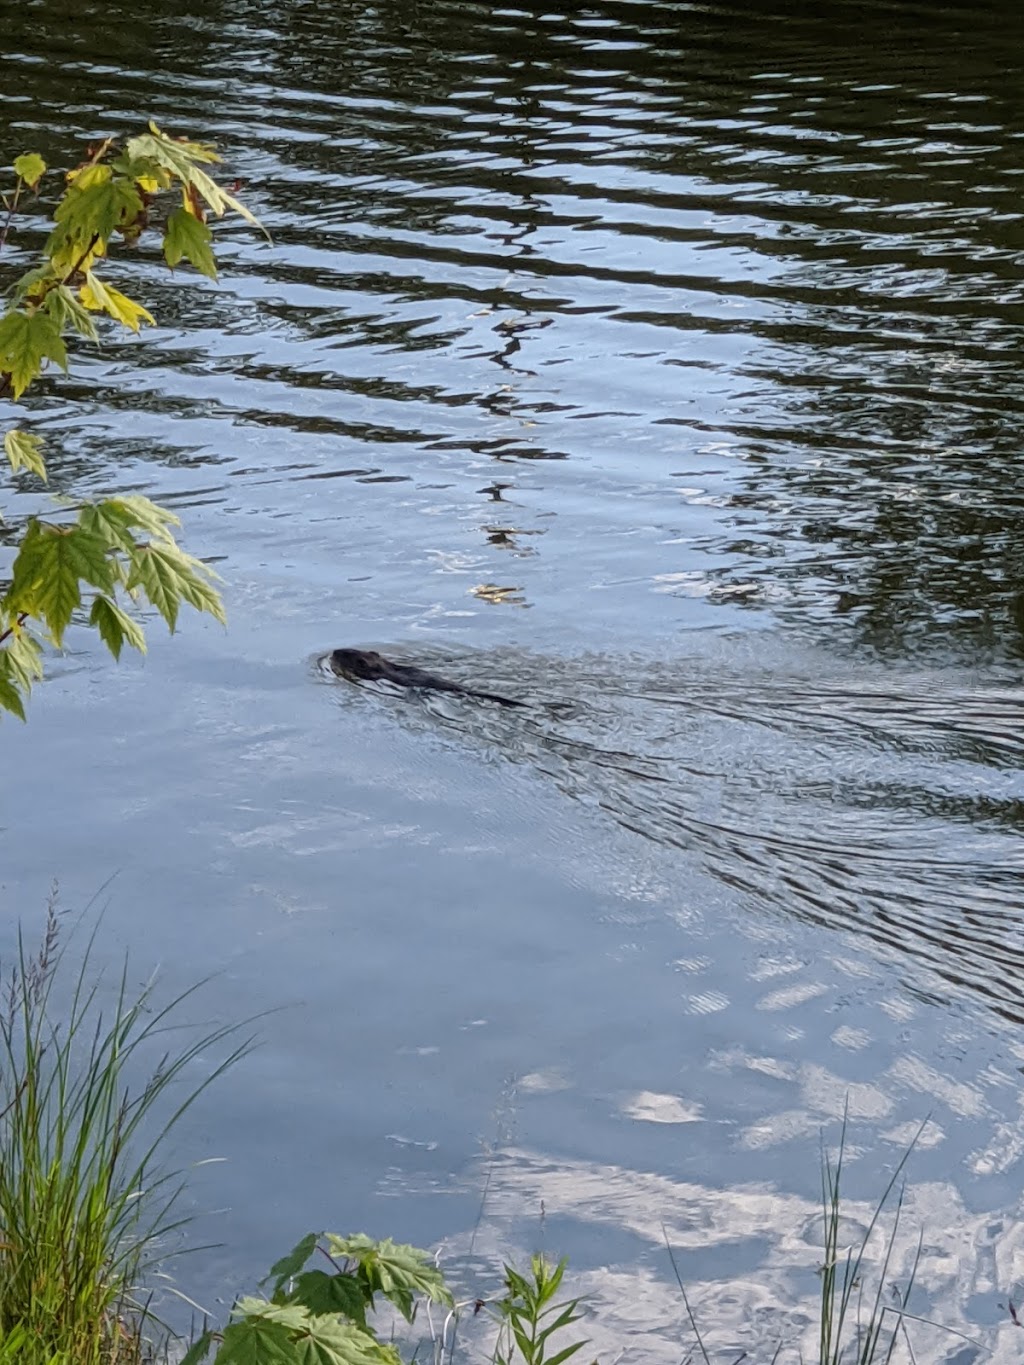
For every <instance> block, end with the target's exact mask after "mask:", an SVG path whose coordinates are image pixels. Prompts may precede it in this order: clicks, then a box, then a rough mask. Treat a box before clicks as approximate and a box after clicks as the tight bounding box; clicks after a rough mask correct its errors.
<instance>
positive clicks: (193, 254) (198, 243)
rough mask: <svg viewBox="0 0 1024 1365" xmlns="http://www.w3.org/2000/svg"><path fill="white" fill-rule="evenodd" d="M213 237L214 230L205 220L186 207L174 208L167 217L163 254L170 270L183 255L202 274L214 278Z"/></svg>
mask: <svg viewBox="0 0 1024 1365" xmlns="http://www.w3.org/2000/svg"><path fill="white" fill-rule="evenodd" d="M212 240H213V233H212V232H211V231H210V229H209V227H208V226H207V224H206V223H203V222H201V221H200V220H199V219H198V218H197V217H196V216H195V214H194V213H189V212H188V210H187V209H175V210H174V212H173V213H171V214H169V215H168V218H167V231H166V232H165V234H164V258H165V260H166V261H167V264H168V265H169V266H170V267H171V269H172V270H173V269H174V267H175V266H176V265H178V264H179V262H180V261H182V260H183V259H184V260H186V261H191V262H192V264H193V265H194V266H195V268H196V269H197V270H198V271H199V272H200V273H201V274H203V275H206V276H207V277H208V278H209V279H211V280H215V279H216V278H217V266H216V263H215V261H214V259H213V252H212V250H211V249H210V243H211V242H212Z"/></svg>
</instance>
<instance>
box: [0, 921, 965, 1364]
mask: <svg viewBox="0 0 1024 1365" xmlns="http://www.w3.org/2000/svg"><path fill="white" fill-rule="evenodd" d="M96 936H97V928H93V930H92V931H91V933H90V934H89V935H88V936H87V938H86V941H85V944H84V950H83V951H82V953H81V955H80V957H79V959H78V962H77V965H75V963H74V962H73V961H72V958H71V957H70V956H69V950H70V948H71V947H72V946H73V945H74V934H73V933H72V934H70V935H65V930H64V917H63V916H62V915H60V914H59V913H58V910H57V905H56V899H55V897H51V900H50V902H49V904H48V907H47V913H46V921H45V925H44V929H43V933H42V936H41V941H40V943H39V945H38V947H35V948H33V949H31V950H29V948H28V947H27V946H26V943H25V941H24V939H23V938H22V937H21V936H20V935H19V939H18V947H17V951H16V955H15V961H14V965H13V967H11V968H8V969H7V970H6V971H5V972H4V973H3V974H2V983H3V986H2V992H0V1365H143V1363H144V1362H159V1361H170V1360H177V1361H180V1362H181V1365H200V1362H203V1361H207V1362H212V1365H402V1362H403V1361H405V1360H409V1361H415V1360H426V1359H428V1358H430V1359H431V1360H432V1365H452V1362H454V1361H455V1360H456V1359H460V1358H461V1359H465V1358H467V1357H468V1356H470V1352H469V1348H468V1346H467V1344H466V1341H465V1334H463V1335H462V1336H460V1323H462V1322H464V1321H465V1320H466V1319H477V1318H478V1317H479V1316H480V1315H481V1314H485V1315H486V1317H487V1318H488V1319H489V1320H490V1322H491V1324H492V1345H491V1347H490V1350H489V1352H488V1357H487V1358H489V1359H490V1360H491V1361H493V1365H565V1363H566V1362H568V1361H569V1360H571V1359H574V1358H576V1357H579V1359H580V1360H582V1361H585V1362H587V1365H589V1363H590V1362H591V1361H592V1360H593V1359H594V1357H593V1354H592V1353H591V1352H589V1351H588V1349H587V1348H588V1345H589V1342H588V1341H587V1339H586V1337H585V1335H583V1334H581V1332H582V1329H581V1328H580V1327H579V1325H578V1324H580V1322H581V1320H582V1319H583V1317H584V1314H583V1312H582V1300H581V1299H580V1298H575V1297H571V1296H569V1297H567V1296H565V1294H564V1292H563V1280H564V1277H565V1274H566V1269H567V1265H566V1261H565V1260H561V1261H558V1262H557V1263H555V1262H553V1261H551V1260H549V1259H547V1258H546V1257H544V1256H540V1255H534V1256H533V1257H531V1258H530V1261H529V1264H528V1266H526V1267H525V1268H521V1269H517V1268H516V1267H514V1266H510V1265H505V1266H504V1269H503V1275H502V1281H501V1284H500V1287H499V1289H498V1290H497V1292H495V1293H493V1294H491V1295H489V1296H482V1297H476V1296H475V1295H474V1296H473V1297H469V1298H467V1299H465V1300H463V1301H457V1300H456V1298H455V1296H454V1294H453V1292H452V1289H451V1287H450V1285H449V1283H448V1281H447V1279H446V1277H445V1275H444V1273H443V1271H442V1270H441V1268H440V1267H439V1264H438V1261H437V1258H435V1257H434V1256H433V1255H431V1253H429V1252H427V1251H424V1250H420V1249H419V1248H416V1247H411V1246H405V1245H401V1244H398V1243H395V1242H393V1241H392V1240H390V1239H384V1240H380V1241H375V1240H373V1239H371V1238H369V1237H367V1236H364V1235H362V1234H358V1235H354V1236H352V1235H350V1236H339V1235H336V1234H333V1233H326V1232H316V1233H309V1234H308V1235H307V1236H306V1237H304V1238H303V1239H302V1240H301V1241H300V1242H299V1243H298V1244H297V1245H296V1246H295V1247H293V1248H292V1250H291V1251H290V1252H288V1254H287V1255H285V1256H283V1257H282V1258H281V1259H280V1260H279V1261H278V1262H277V1263H276V1264H275V1265H274V1266H272V1267H271V1269H270V1273H269V1275H268V1276H267V1278H266V1279H265V1280H264V1281H263V1282H262V1284H261V1285H260V1287H259V1288H260V1292H259V1293H257V1294H249V1295H242V1296H240V1297H238V1298H237V1299H236V1300H235V1302H234V1304H233V1306H232V1308H231V1310H230V1313H229V1314H228V1316H227V1319H226V1320H225V1321H224V1322H222V1323H205V1324H204V1325H203V1327H202V1330H201V1331H199V1332H198V1333H197V1334H195V1335H194V1337H193V1339H192V1340H191V1342H186V1343H182V1342H181V1341H180V1340H178V1339H177V1338H176V1337H174V1335H173V1333H172V1332H171V1331H170V1329H169V1328H168V1327H167V1326H166V1325H165V1323H164V1322H163V1321H162V1319H161V1318H160V1316H159V1313H158V1311H157V1309H156V1308H155V1307H154V1290H155V1288H156V1284H157V1276H158V1269H159V1268H160V1267H162V1266H165V1265H166V1264H167V1263H168V1262H169V1261H172V1260H173V1258H174V1257H175V1256H176V1255H179V1254H181V1252H180V1247H179V1248H178V1249H175V1248H174V1246H173V1244H174V1243H175V1242H179V1243H180V1241H181V1238H182V1235H183V1233H184V1230H185V1227H186V1225H187V1224H188V1222H189V1221H190V1219H188V1218H186V1217H181V1216H179V1215H178V1213H177V1211H176V1205H177V1200H178V1197H179V1195H180V1194H181V1193H182V1191H183V1189H184V1188H185V1179H184V1176H183V1173H182V1172H181V1171H180V1170H168V1169H166V1168H165V1166H164V1162H163V1154H164V1150H165V1147H166V1143H167V1138H168V1137H169V1135H170V1134H171V1132H172V1131H173V1130H174V1128H175V1126H176V1125H177V1123H178V1122H179V1120H180V1119H181V1118H182V1117H183V1116H184V1115H185V1114H186V1113H187V1112H188V1111H189V1109H190V1108H191V1107H192V1105H193V1104H194V1103H195V1102H196V1101H197V1100H198V1099H199V1098H200V1097H201V1096H203V1095H204V1094H205V1092H206V1091H207V1090H208V1089H209V1088H210V1087H211V1086H213V1085H214V1083H215V1082H216V1080H217V1079H218V1078H219V1077H220V1076H221V1075H223V1073H224V1072H225V1071H226V1070H227V1069H228V1068H229V1067H231V1066H234V1065H235V1064H236V1063H238V1062H241V1061H243V1060H244V1058H245V1057H246V1056H247V1055H248V1053H249V1052H250V1051H251V1050H252V1048H253V1046H254V1045H255V1038H254V1036H253V1034H252V1033H251V1031H250V1030H251V1027H252V1025H253V1023H254V1022H255V1021H254V1020H247V1021H243V1022H242V1023H240V1024H237V1025H225V1026H220V1027H217V1028H215V1029H213V1030H211V1031H207V1032H205V1033H203V1034H202V1035H201V1036H196V1037H192V1040H191V1041H188V1042H184V1043H183V1042H181V1041H180V1038H181V1036H182V1026H183V1024H184V1023H186V1022H187V1021H185V1020H183V1019H182V1018H181V1013H182V1008H183V1007H184V1006H186V1005H187V1003H188V1002H189V1001H190V1000H191V999H192V997H193V996H194V995H195V994H196V992H197V991H200V990H201V989H202V988H203V986H205V985H207V984H209V983H208V982H207V981H202V982H199V983H197V985H196V986H194V987H192V988H190V989H189V990H187V991H185V992H183V993H182V994H180V995H178V996H176V997H174V998H172V999H170V1000H169V1001H167V1002H161V1001H160V999H159V993H158V991H157V983H156V982H155V981H154V980H151V981H149V982H148V983H147V984H146V985H144V986H143V987H142V988H141V989H140V990H138V991H136V992H134V993H133V992H132V990H131V989H130V987H129V971H128V962H127V959H126V958H125V959H124V960H123V961H122V964H121V967H120V969H119V971H118V972H117V973H116V974H113V973H110V972H105V971H104V970H102V968H101V967H100V966H99V965H98V963H97V960H96V958H97V954H96ZM65 939H67V941H65ZM186 1036H191V1035H188V1034H187V1033H186ZM175 1037H176V1038H178V1039H179V1042H178V1043H177V1044H173V1043H172V1045H171V1047H170V1049H169V1050H168V1046H167V1040H168V1039H169V1038H175ZM211 1055H213V1056H215V1057H219V1060H216V1061H213V1062H211V1061H209V1057H210V1056H211ZM845 1131H846V1115H843V1116H842V1128H841V1136H840V1140H839V1145H838V1149H837V1151H836V1153H835V1154H834V1155H832V1154H830V1153H829V1152H828V1151H827V1150H826V1149H825V1148H824V1146H823V1149H822V1186H821V1190H822V1265H821V1269H820V1281H821V1289H820V1304H819V1313H818V1323H819V1332H818V1365H840V1362H841V1361H845V1360H850V1361H856V1362H858V1365H872V1363H873V1362H889V1361H890V1360H892V1359H894V1358H895V1357H896V1356H897V1353H898V1355H899V1357H900V1358H902V1357H904V1356H905V1357H906V1358H907V1359H908V1360H911V1361H913V1360H915V1359H916V1357H915V1354H914V1348H913V1344H912V1333H911V1328H912V1327H913V1325H914V1324H915V1323H923V1322H927V1319H925V1318H922V1317H920V1316H919V1315H917V1314H915V1313H913V1312H911V1310H910V1308H909V1300H910V1295H911V1292H912V1290H913V1287H914V1279H915V1276H916V1272H917V1266H918V1262H919V1258H920V1253H921V1246H922V1243H921V1240H920V1238H919V1240H918V1250H917V1256H916V1257H915V1258H914V1260H913V1263H912V1269H911V1273H910V1275H909V1279H908V1281H907V1282H906V1283H905V1284H902V1285H900V1286H899V1287H898V1288H894V1287H893V1286H892V1285H891V1284H890V1283H889V1279H890V1274H889V1271H890V1261H891V1258H892V1253H893V1247H894V1244H895V1241H896V1238H897V1235H898V1234H899V1232H900V1221H901V1212H902V1203H903V1196H902V1189H901V1185H902V1181H903V1178H904V1173H905V1169H906V1164H907V1161H908V1160H909V1158H910V1155H911V1153H912V1151H913V1147H914V1145H916V1139H915V1140H914V1143H911V1145H910V1146H909V1147H908V1148H907V1149H906V1150H905V1151H904V1153H903V1154H902V1156H901V1158H900V1160H899V1162H898V1163H897V1165H896V1167H895V1169H894V1170H893V1172H892V1174H891V1176H890V1178H889V1180H888V1183H887V1184H886V1186H885V1188H884V1190H883V1192H882V1194H881V1197H880V1198H879V1199H878V1202H877V1204H876V1206H875V1209H874V1214H873V1216H872V1217H871V1219H870V1221H869V1223H868V1224H867V1226H866V1228H862V1229H861V1231H860V1232H859V1234H858V1240H857V1241H856V1242H854V1243H853V1244H852V1245H845V1243H844V1241H843V1236H844V1234H845V1233H846V1231H847V1229H846V1227H845V1219H844V1214H843V1208H842V1191H841V1183H842V1179H843V1170H844V1161H845V1156H846V1151H845ZM890 1209H891V1211H892V1212H891V1216H890V1217H889V1218H888V1226H887V1227H883V1222H884V1221H885V1217H884V1215H885V1214H886V1212H887V1211H888V1210H890ZM665 1242H666V1254H667V1259H668V1264H669V1265H670V1266H671V1270H672V1273H673V1274H674V1276H675V1279H676V1282H677V1284H678V1289H679V1294H680V1348H681V1349H682V1350H683V1352H684V1357H685V1358H686V1359H688V1360H699V1361H702V1362H703V1365H712V1361H713V1359H715V1358H714V1357H713V1356H712V1355H711V1353H710V1352H709V1351H708V1349H707V1347H706V1344H705V1336H704V1332H703V1330H702V1327H710V1326H711V1324H707V1323H705V1324H703V1325H702V1324H701V1323H700V1322H699V1321H698V1320H697V1317H696V1316H695V1314H694V1312H693V1309H692V1307H691V1302H690V1298H689V1296H688V1294H687V1289H686V1285H685V1282H684V1280H683V1278H682V1276H681V1275H680V1273H679V1269H678V1265H677V1262H676V1258H675V1255H674V1253H673V1249H672V1246H671V1244H670V1242H669V1239H668V1236H667V1234H666V1238H665ZM159 1278H160V1279H161V1280H163V1279H164V1278H165V1276H164V1275H163V1274H162V1273H161V1274H160V1276H159ZM172 1292H173V1291H172ZM389 1315H390V1316H389ZM931 1325H937V1324H931ZM399 1329H400V1330H399ZM947 1330H948V1329H947ZM954 1335H959V1334H957V1333H954ZM478 1338H479V1332H478V1331H476V1330H474V1332H473V1339H474V1341H473V1346H474V1349H473V1352H472V1356H471V1357H470V1358H473V1359H479V1358H481V1357H480V1355H479V1352H478V1351H477V1349H476V1345H477V1341H478ZM410 1342H411V1343H413V1345H412V1347H411V1348H410V1347H409V1343H410ZM416 1343H418V1344H416ZM973 1344H974V1345H976V1346H978V1345H980V1343H973ZM795 1351H796V1347H795V1346H793V1345H791V1344H790V1343H787V1342H785V1341H780V1342H779V1344H778V1347H777V1349H776V1350H775V1352H774V1355H773V1356H772V1357H770V1359H772V1360H776V1359H787V1358H792V1357H793V1356H794V1353H795ZM581 1353H582V1354H581ZM718 1359H722V1357H718Z"/></svg>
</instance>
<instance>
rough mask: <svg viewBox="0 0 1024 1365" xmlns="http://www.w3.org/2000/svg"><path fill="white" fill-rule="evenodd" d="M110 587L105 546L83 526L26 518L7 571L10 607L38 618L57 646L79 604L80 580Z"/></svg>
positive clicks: (111, 568)
mask: <svg viewBox="0 0 1024 1365" xmlns="http://www.w3.org/2000/svg"><path fill="white" fill-rule="evenodd" d="M83 582H86V583H91V584H92V585H93V586H94V587H97V588H99V589H100V591H101V592H112V591H113V589H114V566H113V565H112V563H111V562H110V559H109V558H108V556H107V546H106V545H105V544H104V542H103V541H102V540H100V539H99V537H98V536H95V535H93V534H92V533H91V532H89V531H88V530H86V529H85V528H84V527H82V526H51V525H49V524H47V523H44V522H39V521H36V520H34V519H33V520H32V521H30V522H29V526H28V530H27V531H26V532H25V538H24V540H23V541H22V542H21V548H20V549H19V550H18V553H17V555H16V556H15V560H14V564H13V566H12V569H11V587H10V591H9V592H8V595H7V605H8V609H9V610H12V611H15V612H27V613H28V614H29V615H30V616H35V617H39V618H42V620H44V621H45V622H46V624H47V626H48V627H49V630H50V634H51V635H52V636H53V639H54V642H55V643H56V644H57V645H59V644H60V643H61V641H62V640H63V638H64V632H65V630H67V628H68V625H69V624H70V621H71V617H72V616H73V614H74V612H75V611H76V609H77V608H78V607H80V606H81V605H82V586H81V585H82V583H83Z"/></svg>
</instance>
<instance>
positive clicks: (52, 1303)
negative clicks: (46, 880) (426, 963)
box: [0, 899, 249, 1365]
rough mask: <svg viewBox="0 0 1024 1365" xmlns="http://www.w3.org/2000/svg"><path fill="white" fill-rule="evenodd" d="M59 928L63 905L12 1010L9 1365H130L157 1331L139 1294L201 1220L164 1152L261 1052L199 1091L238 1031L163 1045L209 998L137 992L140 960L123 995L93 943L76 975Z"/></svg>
mask: <svg viewBox="0 0 1024 1365" xmlns="http://www.w3.org/2000/svg"><path fill="white" fill-rule="evenodd" d="M59 928H60V923H59V919H58V915H57V912H56V907H55V902H54V900H53V899H51V902H50V905H49V909H48V914H47V923H46V930H45V933H44V935H43V939H42V943H41V946H40V947H39V949H38V950H37V951H35V952H34V953H29V952H28V951H27V950H26V947H25V944H24V941H23V939H22V937H21V935H20V934H19V940H18V952H17V960H16V963H15V965H14V967H13V969H12V970H10V971H9V972H8V974H7V976H6V979H5V981H4V989H3V998H2V1003H0V1362H5V1361H7V1360H17V1362H18V1365H36V1362H38V1363H39V1365H129V1363H131V1362H137V1361H140V1360H141V1359H142V1358H143V1356H144V1335H145V1333H146V1331H147V1330H148V1324H151V1323H152V1322H153V1321H154V1320H153V1319H152V1318H151V1316H150V1311H149V1303H148V1298H147V1297H146V1296H144V1295H143V1293H142V1290H141V1289H140V1285H141V1283H142V1281H143V1280H144V1278H145V1276H146V1275H147V1273H151V1272H152V1271H153V1269H154V1267H155V1264H156V1260H157V1255H158V1251H159V1248H160V1247H161V1246H166V1239H167V1235H168V1234H169V1233H171V1232H173V1231H174V1230H175V1229H176V1228H178V1227H180V1226H181V1224H182V1223H183V1222H185V1221H187V1220H184V1219H180V1220H176V1219H175V1217H174V1213H173V1205H174V1201H175V1199H176V1197H177V1195H178V1193H179V1192H180V1189H181V1181H180V1179H179V1173H177V1172H167V1171H162V1170H161V1169H160V1166H159V1161H158V1154H159V1151H160V1149H161V1147H162V1145H163V1143H164V1141H165V1139H166V1137H167V1135H168V1133H169V1132H170V1130H171V1129H172V1128H173V1127H174V1125H175V1124H176V1123H177V1122H178V1120H179V1119H180V1118H181V1117H182V1115H183V1114H184V1113H185V1112H186V1111H187V1110H188V1109H189V1107H190V1106H191V1105H192V1103H193V1102H194V1101H195V1100H196V1099H197V1098H198V1096H199V1095H200V1094H201V1093H202V1091H203V1090H205V1089H206V1087H207V1086H208V1085H209V1084H210V1082H211V1081H212V1080H214V1079H215V1077H216V1076H218V1075H219V1074H220V1073H221V1072H222V1071H223V1070H224V1069H225V1068H226V1067H227V1066H229V1065H230V1064H231V1063H232V1062H233V1061H234V1060H236V1059H237V1058H238V1057H239V1056H240V1055H241V1054H242V1053H244V1052H245V1051H246V1050H247V1048H248V1046H249V1043H248V1041H245V1042H242V1043H241V1044H240V1045H239V1046H236V1047H234V1049H233V1050H231V1051H230V1052H229V1053H228V1055H227V1056H226V1057H224V1059H223V1060H222V1061H221V1062H220V1063H219V1064H218V1065H216V1066H215V1067H214V1068H213V1069H212V1071H207V1072H206V1074H205V1075H204V1076H203V1077H202V1079H200V1080H199V1081H197V1082H193V1081H191V1080H186V1073H187V1072H188V1071H189V1070H190V1068H191V1067H192V1064H193V1063H195V1062H196V1061H197V1060H198V1058H199V1055H200V1053H204V1052H205V1051H207V1049H209V1048H211V1047H214V1048H215V1047H216V1046H217V1045H218V1044H221V1043H222V1042H224V1040H225V1039H227V1038H228V1037H229V1035H231V1034H233V1033H235V1032H236V1029H235V1028H234V1027H228V1028H220V1029H216V1030H214V1031H213V1032H210V1033H207V1034H206V1035H205V1036H203V1037H202V1038H199V1039H198V1040H196V1041H195V1042H194V1043H192V1044H190V1045H185V1046H182V1047H180V1048H179V1049H177V1050H172V1051H165V1050H163V1038H162V1035H165V1034H167V1032H168V1031H169V1030H170V1028H171V1027H172V1016H173V1015H174V1014H175V1012H176V1011H177V1009H178V1007H179V1006H180V1005H181V1004H182V1003H183V1001H184V1000H186V999H187V998H188V997H189V996H191V995H192V994H193V993H194V990H195V989H198V988H197V987H194V988H193V989H192V990H189V991H186V992H184V993H183V994H181V995H179V996H177V997H176V998H175V999H173V1000H171V1001H170V1003H169V1004H166V1005H163V1006H159V1005H157V1004H156V1003H155V1002H154V999H153V983H152V982H150V983H149V984H148V985H146V986H145V987H144V988H143V989H142V990H140V991H138V992H137V993H135V992H133V991H132V990H131V989H130V988H129V982H128V973H127V962H125V964H124V965H123V966H122V968H121V970H120V973H119V974H118V976H117V978H116V979H115V980H114V981H113V982H111V983H109V985H108V983H106V982H105V980H104V977H103V974H102V972H100V971H96V970H94V969H93V966H92V948H93V943H94V938H93V937H90V939H89V941H88V943H87V945H86V951H85V953H84V956H83V958H82V960H81V962H80V965H79V966H78V968H77V970H74V971H71V972H68V971H65V970H64V968H65V955H64V950H63V947H62V946H61V944H60V942H59V939H60V932H59ZM58 987H59V992H58V994H55V990H57V989H58ZM183 1081H184V1082H185V1084H184V1086H183V1087H181V1086H180V1083H181V1082H183ZM172 1092H173V1093H172Z"/></svg>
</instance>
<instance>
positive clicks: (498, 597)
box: [470, 583, 530, 607]
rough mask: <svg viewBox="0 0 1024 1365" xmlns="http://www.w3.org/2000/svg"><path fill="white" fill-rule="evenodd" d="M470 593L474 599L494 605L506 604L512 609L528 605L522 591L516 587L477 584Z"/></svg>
mask: <svg viewBox="0 0 1024 1365" xmlns="http://www.w3.org/2000/svg"><path fill="white" fill-rule="evenodd" d="M470 592H471V593H472V594H473V596H474V597H480V598H482V599H483V601H485V602H492V603H494V605H496V606H497V605H499V604H500V603H507V604H508V605H509V606H512V607H527V606H529V605H530V604H529V603H528V602H527V601H526V599H525V597H523V595H522V589H521V588H516V587H507V588H503V587H499V585H498V584H497V583H478V584H477V585H476V587H475V588H471V589H470Z"/></svg>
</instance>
